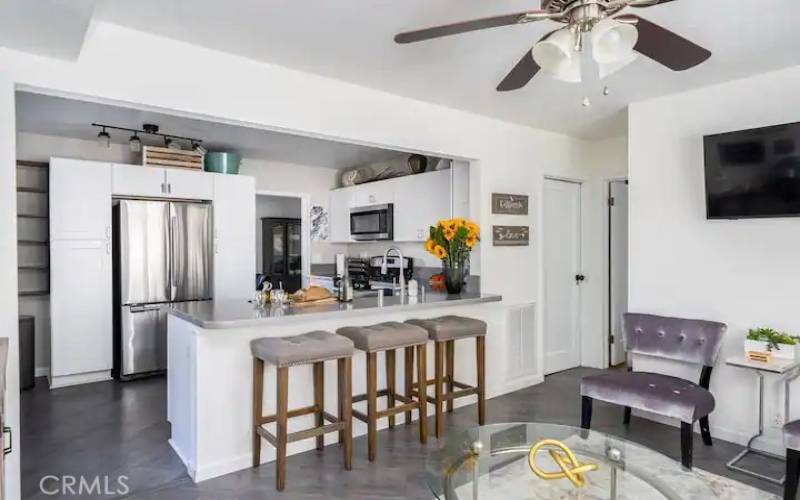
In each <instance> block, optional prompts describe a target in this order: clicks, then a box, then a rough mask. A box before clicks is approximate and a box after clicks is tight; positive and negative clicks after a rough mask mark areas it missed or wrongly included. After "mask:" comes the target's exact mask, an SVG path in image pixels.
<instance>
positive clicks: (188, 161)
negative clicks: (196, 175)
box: [142, 146, 203, 170]
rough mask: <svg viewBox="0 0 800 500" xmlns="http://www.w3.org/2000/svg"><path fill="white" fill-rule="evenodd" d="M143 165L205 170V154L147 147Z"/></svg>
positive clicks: (143, 156) (143, 155)
mask: <svg viewBox="0 0 800 500" xmlns="http://www.w3.org/2000/svg"><path fill="white" fill-rule="evenodd" d="M142 164H143V165H144V166H146V167H168V168H187V169H191V170H203V154H202V153H198V152H196V151H184V150H182V149H170V148H160V147H156V146H145V147H144V149H143V154H142Z"/></svg>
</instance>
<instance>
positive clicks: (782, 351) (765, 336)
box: [744, 328, 800, 359]
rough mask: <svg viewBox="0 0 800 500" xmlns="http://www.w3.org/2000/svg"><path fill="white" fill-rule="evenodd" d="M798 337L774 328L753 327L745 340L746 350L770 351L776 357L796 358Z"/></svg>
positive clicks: (746, 351)
mask: <svg viewBox="0 0 800 500" xmlns="http://www.w3.org/2000/svg"><path fill="white" fill-rule="evenodd" d="M798 339H800V337H797V336H795V335H789V334H788V333H784V332H779V331H776V330H773V329H772V328H751V329H750V330H749V331H748V332H747V338H745V341H744V352H745V354H747V353H748V352H752V351H755V352H768V353H770V354H772V357H774V358H782V359H795V357H796V346H797V340H798Z"/></svg>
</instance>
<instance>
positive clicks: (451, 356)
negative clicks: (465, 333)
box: [446, 340, 456, 413]
mask: <svg viewBox="0 0 800 500" xmlns="http://www.w3.org/2000/svg"><path fill="white" fill-rule="evenodd" d="M446 349H447V350H446V355H447V394H452V393H453V390H454V389H455V385H453V382H454V381H455V379H454V377H455V371H456V369H455V350H456V341H455V340H448V341H447V344H446ZM447 413H453V400H452V399H448V400H447Z"/></svg>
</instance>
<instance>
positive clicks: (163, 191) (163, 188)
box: [161, 182, 167, 194]
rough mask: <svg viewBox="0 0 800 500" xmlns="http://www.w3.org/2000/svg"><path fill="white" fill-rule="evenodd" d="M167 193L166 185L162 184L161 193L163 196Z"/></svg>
mask: <svg viewBox="0 0 800 500" xmlns="http://www.w3.org/2000/svg"><path fill="white" fill-rule="evenodd" d="M166 192H167V188H166V184H165V183H163V182H162V183H161V193H162V194H163V193H166Z"/></svg>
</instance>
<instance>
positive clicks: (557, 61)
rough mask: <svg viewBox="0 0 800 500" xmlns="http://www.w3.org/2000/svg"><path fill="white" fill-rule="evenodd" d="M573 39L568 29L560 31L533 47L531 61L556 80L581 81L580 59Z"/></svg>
mask: <svg viewBox="0 0 800 500" xmlns="http://www.w3.org/2000/svg"><path fill="white" fill-rule="evenodd" d="M574 43H575V40H574V37H573V35H572V32H570V31H569V29H566V28H564V29H560V30H558V31H556V32H555V33H553V34H552V35H550V36H549V37H547V39H545V40H542V41H540V42H538V43H537V44H536V45H534V46H533V49H532V50H531V53H532V55H533V60H534V61H536V64H538V65H539V67H540V68H542V69H543V70H544V71H546V72H548V73H550V74H551V75H552V76H553V77H554V78H556V79H557V80H562V81H565V82H579V81H581V66H580V59H579V58H578V57H577V56H576V53H575V47H574Z"/></svg>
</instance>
